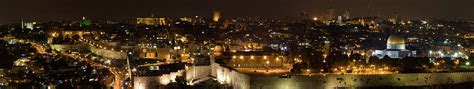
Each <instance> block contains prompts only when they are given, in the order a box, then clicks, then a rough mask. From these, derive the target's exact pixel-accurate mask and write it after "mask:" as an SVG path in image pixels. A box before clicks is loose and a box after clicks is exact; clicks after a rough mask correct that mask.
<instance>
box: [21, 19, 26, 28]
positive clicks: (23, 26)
mask: <svg viewBox="0 0 474 89" xmlns="http://www.w3.org/2000/svg"><path fill="white" fill-rule="evenodd" d="M20 20H21V29H24V28H25V22H24V21H23V17H20Z"/></svg>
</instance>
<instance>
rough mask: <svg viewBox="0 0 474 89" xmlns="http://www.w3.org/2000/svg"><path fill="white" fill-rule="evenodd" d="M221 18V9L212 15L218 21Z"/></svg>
mask: <svg viewBox="0 0 474 89" xmlns="http://www.w3.org/2000/svg"><path fill="white" fill-rule="evenodd" d="M220 18H221V13H220V12H219V11H214V12H213V16H212V21H214V22H218V21H219V19H220Z"/></svg>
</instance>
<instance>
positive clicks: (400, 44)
mask: <svg viewBox="0 0 474 89" xmlns="http://www.w3.org/2000/svg"><path fill="white" fill-rule="evenodd" d="M387 49H405V39H404V38H403V37H400V36H397V35H392V36H390V37H388V40H387Z"/></svg>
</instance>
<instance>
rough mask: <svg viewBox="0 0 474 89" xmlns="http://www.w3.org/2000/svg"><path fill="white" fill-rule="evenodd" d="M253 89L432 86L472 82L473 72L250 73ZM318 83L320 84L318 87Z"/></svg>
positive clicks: (473, 78)
mask: <svg viewBox="0 0 474 89" xmlns="http://www.w3.org/2000/svg"><path fill="white" fill-rule="evenodd" d="M250 79H251V80H250V84H251V85H250V88H251V89H332V88H336V87H346V88H350V87H352V88H354V87H373V86H430V85H442V84H457V83H463V82H473V81H474V73H415V74H390V75H327V76H322V75H317V76H296V75H295V76H292V77H291V78H279V77H278V76H251V78H250ZM315 85H317V86H315Z"/></svg>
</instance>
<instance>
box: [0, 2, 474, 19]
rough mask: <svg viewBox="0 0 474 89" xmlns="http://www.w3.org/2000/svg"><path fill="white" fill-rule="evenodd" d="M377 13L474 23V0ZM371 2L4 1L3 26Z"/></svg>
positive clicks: (361, 11) (286, 11) (288, 11)
mask: <svg viewBox="0 0 474 89" xmlns="http://www.w3.org/2000/svg"><path fill="white" fill-rule="evenodd" d="M371 2H372V4H373V8H374V10H371V11H370V12H372V14H373V15H376V14H377V13H379V14H380V15H381V16H393V15H395V14H396V13H398V14H397V15H399V16H401V17H406V18H421V17H435V18H443V19H464V20H473V19H474V0H371ZM367 5H368V0H332V1H331V0H0V23H16V22H19V19H20V17H23V18H26V19H34V20H36V21H56V20H59V19H79V18H81V17H82V16H86V17H92V18H102V19H114V20H117V19H122V20H123V19H132V18H136V17H144V16H150V13H152V12H153V13H155V14H156V16H167V17H169V16H171V17H176V16H196V15H198V16H210V15H211V12H212V10H213V9H220V10H221V11H222V15H223V16H224V17H226V16H298V14H299V13H300V12H302V11H304V10H305V11H307V12H308V13H309V14H310V16H317V15H320V14H321V13H322V12H324V11H326V10H327V9H328V8H329V7H332V8H334V9H335V10H336V13H337V14H338V15H341V14H342V13H343V12H344V11H348V12H350V14H351V16H365V15H367V13H368V12H369V11H368V10H367Z"/></svg>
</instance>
